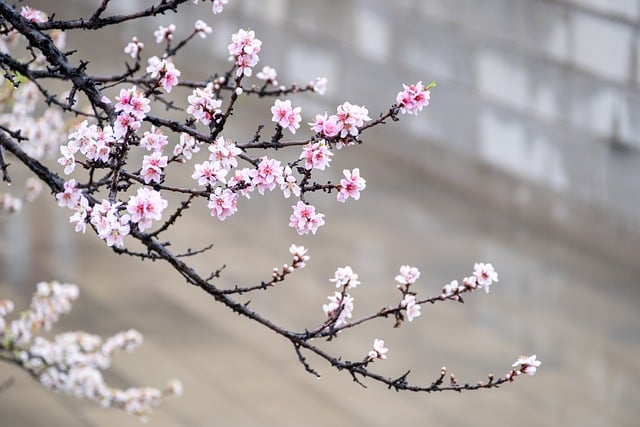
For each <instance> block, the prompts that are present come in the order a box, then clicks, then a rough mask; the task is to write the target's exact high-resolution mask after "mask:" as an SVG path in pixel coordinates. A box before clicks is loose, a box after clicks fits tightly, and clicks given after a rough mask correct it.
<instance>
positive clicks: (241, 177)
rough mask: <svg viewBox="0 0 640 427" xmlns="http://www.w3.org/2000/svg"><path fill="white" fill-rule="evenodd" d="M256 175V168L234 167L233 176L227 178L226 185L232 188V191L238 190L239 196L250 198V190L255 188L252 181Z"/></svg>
mask: <svg viewBox="0 0 640 427" xmlns="http://www.w3.org/2000/svg"><path fill="white" fill-rule="evenodd" d="M257 176H258V171H257V170H256V169H249V168H243V169H236V170H235V174H234V176H232V177H231V178H229V180H228V182H227V185H228V186H229V187H230V188H233V189H234V191H237V192H239V193H240V195H241V196H243V197H246V198H247V199H250V198H251V192H252V191H253V190H255V187H254V186H253V184H252V183H253V181H254V179H255V178H256V177H257Z"/></svg>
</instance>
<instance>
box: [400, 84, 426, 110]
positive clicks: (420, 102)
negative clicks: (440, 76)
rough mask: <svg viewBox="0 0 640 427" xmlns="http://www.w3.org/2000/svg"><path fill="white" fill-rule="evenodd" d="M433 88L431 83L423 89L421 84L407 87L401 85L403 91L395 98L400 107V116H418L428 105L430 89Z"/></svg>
mask: <svg viewBox="0 0 640 427" xmlns="http://www.w3.org/2000/svg"><path fill="white" fill-rule="evenodd" d="M433 86H434V83H431V84H430V85H429V86H427V87H424V85H423V84H422V82H421V81H420V82H418V83H416V84H412V85H409V86H407V85H406V84H403V85H402V87H403V90H402V91H401V92H399V93H398V95H397V96H396V102H397V103H398V106H399V107H400V112H401V113H402V114H418V112H419V111H422V109H423V108H424V107H426V106H427V105H429V98H430V97H431V93H430V91H429V89H430V88H432V87H433Z"/></svg>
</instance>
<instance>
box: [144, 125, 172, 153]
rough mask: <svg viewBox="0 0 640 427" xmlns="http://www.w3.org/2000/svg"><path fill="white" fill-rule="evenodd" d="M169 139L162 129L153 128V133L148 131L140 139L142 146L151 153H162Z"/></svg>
mask: <svg viewBox="0 0 640 427" xmlns="http://www.w3.org/2000/svg"><path fill="white" fill-rule="evenodd" d="M168 139H169V138H168V137H167V135H165V134H164V133H163V132H162V130H161V129H159V128H156V127H155V126H151V131H150V132H149V131H146V132H145V133H144V134H143V135H142V138H140V146H141V147H142V148H144V149H146V150H149V151H162V149H163V148H164V146H165V145H167V143H168Z"/></svg>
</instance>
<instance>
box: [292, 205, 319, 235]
mask: <svg viewBox="0 0 640 427" xmlns="http://www.w3.org/2000/svg"><path fill="white" fill-rule="evenodd" d="M292 207H293V213H292V214H291V216H290V217H289V227H292V228H295V229H296V231H297V232H298V234H300V235H302V234H309V232H311V233H313V234H316V231H318V227H320V226H322V225H324V214H321V213H316V208H315V206H313V205H307V204H306V203H304V202H303V201H298V203H297V204H296V205H294V206H292Z"/></svg>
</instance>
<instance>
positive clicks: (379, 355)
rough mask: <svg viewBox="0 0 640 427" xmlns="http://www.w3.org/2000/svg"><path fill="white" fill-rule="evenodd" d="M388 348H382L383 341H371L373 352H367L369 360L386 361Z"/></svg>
mask: <svg viewBox="0 0 640 427" xmlns="http://www.w3.org/2000/svg"><path fill="white" fill-rule="evenodd" d="M388 351H389V349H388V348H386V347H385V346H384V340H379V339H377V338H376V339H375V340H373V350H371V351H370V352H369V358H371V359H386V358H387V352H388Z"/></svg>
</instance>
